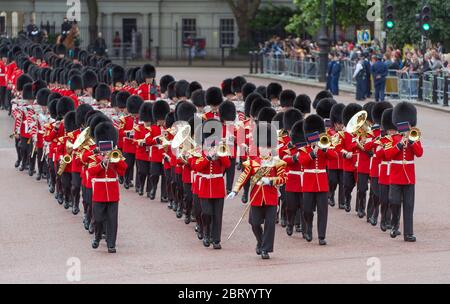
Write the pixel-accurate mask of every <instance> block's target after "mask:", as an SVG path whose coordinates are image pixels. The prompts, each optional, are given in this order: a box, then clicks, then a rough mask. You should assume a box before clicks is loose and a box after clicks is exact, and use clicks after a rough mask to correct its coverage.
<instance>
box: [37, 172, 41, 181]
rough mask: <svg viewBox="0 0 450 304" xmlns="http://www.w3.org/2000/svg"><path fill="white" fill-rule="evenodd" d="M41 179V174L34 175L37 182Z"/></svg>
mask: <svg viewBox="0 0 450 304" xmlns="http://www.w3.org/2000/svg"><path fill="white" fill-rule="evenodd" d="M41 179H42V174H41V173H38V174H37V175H36V180H37V181H40V180H41Z"/></svg>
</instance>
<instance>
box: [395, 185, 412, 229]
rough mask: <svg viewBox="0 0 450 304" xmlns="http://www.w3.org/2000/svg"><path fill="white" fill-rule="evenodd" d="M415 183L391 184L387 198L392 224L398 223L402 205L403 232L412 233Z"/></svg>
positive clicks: (396, 227)
mask: <svg viewBox="0 0 450 304" xmlns="http://www.w3.org/2000/svg"><path fill="white" fill-rule="evenodd" d="M414 196H415V185H391V186H390V189H389V199H390V204H391V211H392V226H393V227H394V228H395V229H398V228H399V225H400V214H401V207H402V206H403V234H404V235H405V236H406V235H413V234H414V229H413V217H414Z"/></svg>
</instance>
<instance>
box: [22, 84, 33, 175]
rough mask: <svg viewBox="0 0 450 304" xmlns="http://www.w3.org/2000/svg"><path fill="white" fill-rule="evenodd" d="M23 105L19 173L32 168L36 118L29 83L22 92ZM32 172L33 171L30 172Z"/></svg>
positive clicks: (31, 88) (31, 87) (31, 89)
mask: <svg viewBox="0 0 450 304" xmlns="http://www.w3.org/2000/svg"><path fill="white" fill-rule="evenodd" d="M22 99H23V105H22V106H20V111H21V115H22V119H21V125H20V151H21V154H22V155H21V159H22V166H21V167H19V171H24V170H27V169H28V170H30V168H31V164H30V161H31V150H32V147H33V143H32V138H31V127H32V126H31V123H32V122H33V120H32V116H34V110H33V100H34V98H33V85H32V84H31V83H27V84H25V85H24V87H23V91H22ZM29 172H31V171H29Z"/></svg>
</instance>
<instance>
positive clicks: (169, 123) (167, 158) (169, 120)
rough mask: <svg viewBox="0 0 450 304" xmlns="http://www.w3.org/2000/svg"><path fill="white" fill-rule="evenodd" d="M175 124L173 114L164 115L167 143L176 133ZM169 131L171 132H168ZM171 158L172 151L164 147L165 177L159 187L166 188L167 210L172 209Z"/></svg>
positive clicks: (169, 147)
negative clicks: (163, 183) (163, 182)
mask: <svg viewBox="0 0 450 304" xmlns="http://www.w3.org/2000/svg"><path fill="white" fill-rule="evenodd" d="M174 123H175V113H174V112H170V113H169V114H167V115H166V118H165V126H166V128H167V140H168V141H169V142H171V141H172V139H173V137H174V134H175V132H176V128H175V127H174V126H173V125H174ZM170 130H171V131H170ZM172 157H173V151H172V148H171V146H166V147H164V152H163V166H164V176H165V177H166V179H165V181H166V184H165V185H161V186H162V187H165V188H166V193H167V199H168V201H169V204H168V205H167V206H168V208H169V209H172V206H173V202H174V192H173V189H172V183H173V178H174V177H173V176H172V173H173V172H172V164H171V161H172Z"/></svg>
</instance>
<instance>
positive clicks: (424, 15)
mask: <svg viewBox="0 0 450 304" xmlns="http://www.w3.org/2000/svg"><path fill="white" fill-rule="evenodd" d="M420 15H421V20H420V21H421V27H422V30H423V31H424V32H425V33H428V32H429V31H430V30H431V7H430V6H429V5H428V4H427V5H424V6H423V7H422V11H421V14H420Z"/></svg>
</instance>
